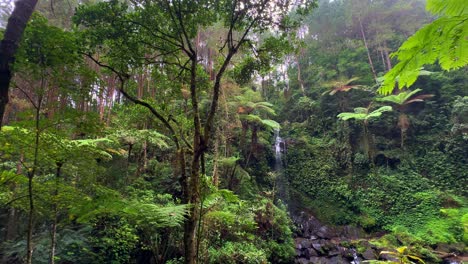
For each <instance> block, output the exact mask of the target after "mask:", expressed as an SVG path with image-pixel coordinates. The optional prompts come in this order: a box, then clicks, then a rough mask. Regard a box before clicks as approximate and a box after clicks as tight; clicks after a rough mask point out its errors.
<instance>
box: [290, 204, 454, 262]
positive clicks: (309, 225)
mask: <svg viewBox="0 0 468 264" xmlns="http://www.w3.org/2000/svg"><path fill="white" fill-rule="evenodd" d="M293 221H294V223H295V225H296V227H297V229H296V238H295V247H296V258H295V263H298V264H342V263H343V264H344V263H346V264H358V263H366V261H369V260H383V261H395V262H397V263H399V261H398V260H397V259H396V258H395V257H394V256H393V255H388V254H380V253H381V252H382V251H383V250H391V249H385V248H379V247H378V246H376V245H374V244H372V243H370V242H369V241H368V239H370V237H369V235H368V234H366V233H365V232H364V230H363V229H362V228H358V227H354V226H341V227H331V226H327V225H323V224H322V223H321V222H320V221H319V220H318V219H316V218H315V217H314V216H312V215H308V214H306V213H301V214H300V215H299V216H297V217H293ZM441 258H442V262H433V263H446V264H461V263H463V257H461V256H458V255H457V254H455V253H450V254H449V255H447V256H445V257H441ZM426 263H430V262H426Z"/></svg>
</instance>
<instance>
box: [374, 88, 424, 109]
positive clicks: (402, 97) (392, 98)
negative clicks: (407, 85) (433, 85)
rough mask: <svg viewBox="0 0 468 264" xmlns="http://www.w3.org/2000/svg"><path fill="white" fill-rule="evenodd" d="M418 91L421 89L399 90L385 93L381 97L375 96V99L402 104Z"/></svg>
mask: <svg viewBox="0 0 468 264" xmlns="http://www.w3.org/2000/svg"><path fill="white" fill-rule="evenodd" d="M420 91H421V89H416V90H414V91H405V92H400V93H399V94H396V95H387V96H385V97H382V98H377V99H376V100H377V101H380V102H388V103H394V104H396V105H403V104H405V103H406V102H407V101H408V99H410V98H411V97H412V96H413V95H415V94H416V93H418V92H420Z"/></svg>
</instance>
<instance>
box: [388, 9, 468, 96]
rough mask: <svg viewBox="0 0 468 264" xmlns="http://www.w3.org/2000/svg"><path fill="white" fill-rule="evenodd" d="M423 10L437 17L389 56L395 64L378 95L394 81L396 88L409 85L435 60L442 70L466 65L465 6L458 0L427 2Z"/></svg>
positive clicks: (466, 17)
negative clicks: (393, 58) (395, 61)
mask: <svg viewBox="0 0 468 264" xmlns="http://www.w3.org/2000/svg"><path fill="white" fill-rule="evenodd" d="M427 9H428V10H429V11H431V12H432V13H434V14H436V15H438V16H439V18H437V19H436V20H435V21H433V22H432V23H430V24H428V25H426V26H424V27H423V28H421V29H420V30H419V31H417V32H416V33H415V34H414V35H413V36H411V37H410V38H409V39H408V40H407V41H405V42H404V43H403V44H402V45H401V47H400V48H399V49H398V51H397V52H395V53H394V54H392V56H393V57H397V58H398V60H399V63H398V64H397V65H395V66H394V67H393V68H392V69H391V70H390V71H389V72H388V73H386V75H385V80H384V83H383V85H382V87H381V88H380V90H379V91H380V92H381V93H383V94H389V93H391V92H392V91H393V88H394V86H395V82H397V79H398V87H399V88H400V89H402V88H404V87H409V86H411V85H412V84H413V83H414V82H415V81H416V79H417V78H418V75H419V70H420V69H421V67H423V66H424V65H426V64H434V63H435V62H436V61H439V64H440V66H441V67H442V69H444V70H451V69H458V68H461V67H463V66H465V65H467V64H468V53H467V50H468V41H467V40H466V36H467V35H468V26H467V23H468V22H467V19H468V9H467V8H466V5H465V3H464V2H463V1H461V0H447V1H440V0H429V1H427Z"/></svg>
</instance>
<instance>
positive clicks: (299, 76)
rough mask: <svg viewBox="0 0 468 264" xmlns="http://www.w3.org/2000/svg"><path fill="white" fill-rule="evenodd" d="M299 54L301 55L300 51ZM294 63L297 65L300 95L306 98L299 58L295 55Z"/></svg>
mask: <svg viewBox="0 0 468 264" xmlns="http://www.w3.org/2000/svg"><path fill="white" fill-rule="evenodd" d="M299 54H302V51H301V52H300V53H299ZM296 63H297V81H298V82H299V85H300V86H301V91H302V95H303V96H306V94H305V88H304V81H303V80H302V75H301V64H300V63H299V56H297V55H296Z"/></svg>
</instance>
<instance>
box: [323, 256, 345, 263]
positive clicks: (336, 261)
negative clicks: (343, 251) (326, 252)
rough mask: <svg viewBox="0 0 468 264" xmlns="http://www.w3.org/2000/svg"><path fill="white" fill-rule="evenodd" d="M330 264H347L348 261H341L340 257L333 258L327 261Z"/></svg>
mask: <svg viewBox="0 0 468 264" xmlns="http://www.w3.org/2000/svg"><path fill="white" fill-rule="evenodd" d="M328 263H330V264H348V261H346V260H345V259H343V258H342V257H341V256H335V257H332V258H330V259H329V260H328Z"/></svg>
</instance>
